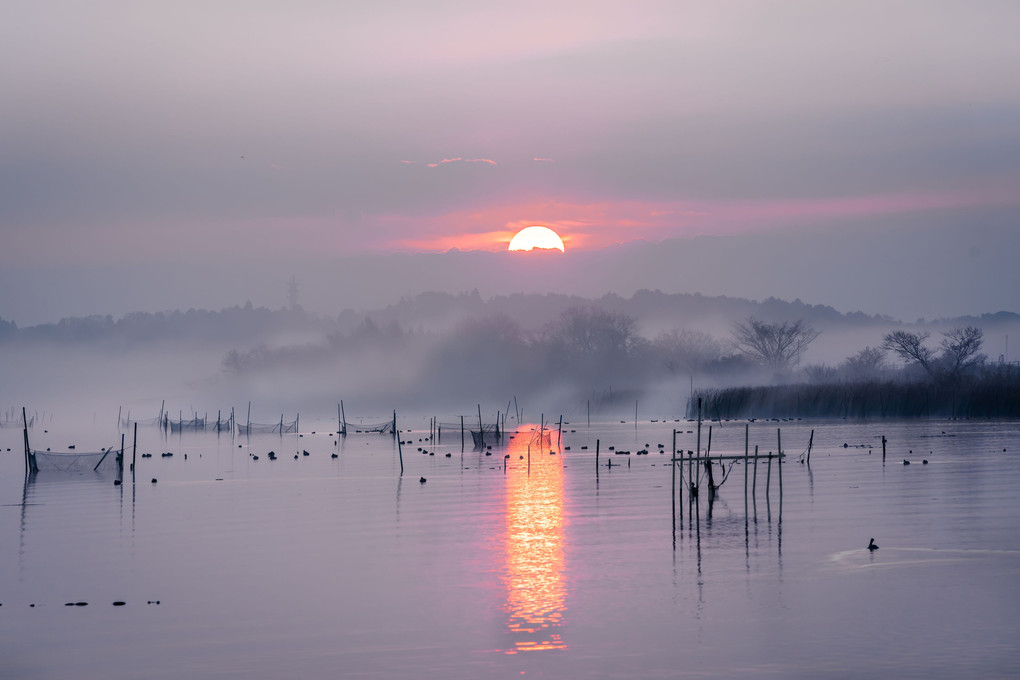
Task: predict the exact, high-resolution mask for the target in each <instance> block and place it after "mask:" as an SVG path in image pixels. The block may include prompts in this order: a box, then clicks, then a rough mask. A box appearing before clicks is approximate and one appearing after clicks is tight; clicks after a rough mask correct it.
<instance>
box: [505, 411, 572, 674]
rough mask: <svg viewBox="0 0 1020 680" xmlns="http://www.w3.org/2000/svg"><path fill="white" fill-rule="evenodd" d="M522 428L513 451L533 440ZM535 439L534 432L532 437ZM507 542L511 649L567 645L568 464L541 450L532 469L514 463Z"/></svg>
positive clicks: (509, 474)
mask: <svg viewBox="0 0 1020 680" xmlns="http://www.w3.org/2000/svg"><path fill="white" fill-rule="evenodd" d="M530 429H531V428H528V429H524V427H521V428H518V430H517V432H518V436H516V437H514V439H511V440H510V445H509V452H508V455H510V454H513V455H514V456H517V457H519V456H520V455H521V454H522V453H523V449H524V448H525V447H526V446H529V445H530V442H526V440H525V438H524V437H523V436H522V434H523V432H527V431H528V430H530ZM529 439H530V438H529ZM539 442H540V446H545V444H544V440H543V439H540V440H539ZM504 516H505V534H504V540H503V548H504V553H505V559H506V567H505V569H504V572H503V583H504V587H505V588H506V605H505V609H506V613H507V628H508V631H509V633H510V635H511V638H512V643H511V644H510V645H508V647H507V649H506V653H507V654H518V653H524V652H532V651H546V650H552V649H566V648H567V646H566V644H565V643H564V642H563V640H562V638H561V637H560V632H559V629H560V628H561V626H562V625H563V614H564V611H565V609H566V583H565V581H564V577H563V574H564V568H565V551H564V545H563V543H564V526H565V523H566V522H565V518H564V512H563V466H562V465H561V464H560V462H559V460H558V458H556V457H551V456H538V457H537V458H536V459H535V462H534V466H533V467H532V470H531V474H525V473H524V470H522V469H521V468H519V467H510V468H509V470H508V472H507V474H506V510H505V514H504Z"/></svg>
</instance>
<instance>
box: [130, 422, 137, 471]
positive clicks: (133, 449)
mask: <svg viewBox="0 0 1020 680" xmlns="http://www.w3.org/2000/svg"><path fill="white" fill-rule="evenodd" d="M137 459H138V423H135V440H134V442H133V443H132V444H131V472H132V473H134V471H135V461H136V460H137Z"/></svg>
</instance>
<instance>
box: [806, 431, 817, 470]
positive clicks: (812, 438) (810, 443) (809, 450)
mask: <svg viewBox="0 0 1020 680" xmlns="http://www.w3.org/2000/svg"><path fill="white" fill-rule="evenodd" d="M814 443H815V431H814V430H811V436H810V437H809V438H808V442H807V464H808V465H811V445H812V444H814Z"/></svg>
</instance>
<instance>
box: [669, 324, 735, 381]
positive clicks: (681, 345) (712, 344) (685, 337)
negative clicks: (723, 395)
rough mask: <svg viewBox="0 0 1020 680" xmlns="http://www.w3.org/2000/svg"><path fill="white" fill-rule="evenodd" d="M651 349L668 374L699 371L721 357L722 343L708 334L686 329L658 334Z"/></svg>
mask: <svg viewBox="0 0 1020 680" xmlns="http://www.w3.org/2000/svg"><path fill="white" fill-rule="evenodd" d="M653 347H654V348H655V350H657V351H658V352H659V353H660V356H661V357H662V359H663V362H664V363H665V365H666V369H667V370H668V371H669V372H670V373H681V372H682V373H688V372H692V371H701V370H704V368H705V367H706V366H708V365H709V364H711V363H712V362H713V361H718V360H719V359H720V358H722V356H723V343H721V342H720V341H718V340H716V339H715V338H714V337H712V336H711V335H709V334H708V333H702V332H700V331H692V330H687V329H685V330H679V329H675V330H672V331H669V332H664V333H660V334H659V336H658V337H657V338H655V341H654V343H653Z"/></svg>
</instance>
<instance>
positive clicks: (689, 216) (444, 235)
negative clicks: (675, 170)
mask: <svg viewBox="0 0 1020 680" xmlns="http://www.w3.org/2000/svg"><path fill="white" fill-rule="evenodd" d="M1015 200H1016V199H1015V198H1014V197H1010V196H1008V195H1005V194H1000V193H994V192H987V191H985V192H982V191H972V192H968V191H959V192H944V193H938V194H907V193H902V194H887V195H873V196H853V197H845V198H824V199H788V200H771V201H637V200H628V201H613V200H606V201H592V202H584V201H562V200H531V201H524V202H519V203H518V202H505V203H499V204H493V205H486V206H480V207H475V208H471V209H465V210H458V211H453V212H447V213H443V214H438V215H431V216H424V217H422V216H410V215H386V216H379V217H377V218H375V220H376V222H377V224H378V226H379V227H380V228H379V230H378V231H377V232H376V233H378V234H380V238H379V240H377V241H374V242H367V243H365V244H364V245H365V246H366V247H368V248H378V249H383V250H386V249H393V248H396V249H412V250H428V251H444V250H448V249H450V248H460V249H464V250H490V251H500V250H504V249H505V248H506V247H507V244H508V243H509V242H510V239H511V238H512V237H513V235H514V234H516V233H517V232H518V231H520V230H521V229H523V228H525V227H530V226H533V225H542V226H546V227H549V228H550V229H553V230H554V231H556V233H558V234H559V235H560V237H561V238H562V239H563V242H564V244H566V245H568V246H570V247H571V248H574V249H577V248H581V249H587V248H601V247H604V246H607V245H611V244H614V243H623V242H626V241H631V240H635V239H643V240H648V241H660V240H663V239H666V238H675V237H690V236H696V235H699V234H734V233H747V232H758V231H763V230H767V229H775V228H777V227H780V228H782V227H792V226H797V225H803V224H811V223H815V222H817V223H819V224H822V223H826V222H827V221H829V220H831V219H837V218H843V217H847V216H868V215H883V214H895V213H903V212H910V211H925V210H938V209H945V208H953V207H960V206H967V205H983V204H989V203H1001V202H1003V201H1006V202H1010V201H1013V202H1015ZM406 234H414V236H413V237H407V236H404V235H406ZM386 235H389V236H386Z"/></svg>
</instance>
